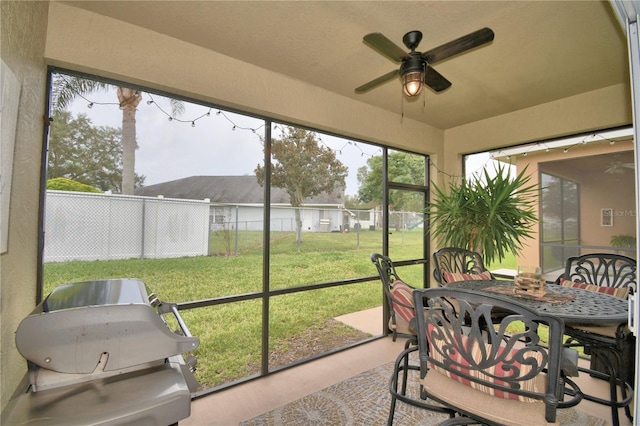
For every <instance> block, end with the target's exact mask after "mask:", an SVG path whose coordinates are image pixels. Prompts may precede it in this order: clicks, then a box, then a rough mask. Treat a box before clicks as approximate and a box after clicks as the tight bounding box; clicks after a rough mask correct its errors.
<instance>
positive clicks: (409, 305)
mask: <svg viewBox="0 0 640 426" xmlns="http://www.w3.org/2000/svg"><path fill="white" fill-rule="evenodd" d="M371 262H373V264H374V265H375V266H376V269H377V270H378V274H379V275H380V281H382V289H383V290H384V298H385V300H386V301H387V306H388V308H389V315H390V318H389V323H388V327H389V330H391V334H392V339H393V341H394V342H395V341H396V338H397V337H398V336H399V337H402V338H406V339H408V342H407V343H408V344H409V343H414V344H417V339H416V329H415V320H414V316H415V310H414V309H413V296H412V292H413V290H414V287H412V286H410V285H409V284H407V283H405V282H404V281H402V279H401V278H400V276H399V275H398V273H397V272H396V268H395V266H394V265H393V262H392V261H391V259H390V258H389V257H388V256H384V255H382V254H379V253H371Z"/></svg>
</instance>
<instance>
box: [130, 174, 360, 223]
mask: <svg viewBox="0 0 640 426" xmlns="http://www.w3.org/2000/svg"><path fill="white" fill-rule="evenodd" d="M135 194H136V195H142V196H148V197H158V196H162V197H167V198H182V199H191V200H204V199H209V201H210V203H211V210H210V225H211V229H212V230H217V229H225V228H226V229H236V228H237V229H241V230H250V231H262V230H263V221H264V211H263V206H264V202H265V197H264V196H265V191H264V188H263V187H261V186H260V185H259V184H258V181H257V179H256V177H255V176H191V177H187V178H183V179H177V180H173V181H169V182H163V183H158V184H155V185H149V186H145V187H142V188H138V189H136V191H135ZM270 198H271V211H270V212H271V223H270V229H271V230H272V231H295V229H296V228H295V220H294V218H295V210H294V209H293V207H291V204H290V202H289V195H288V194H287V192H286V191H285V190H284V189H281V188H271V192H270ZM300 210H301V211H300V217H301V219H302V230H303V231H312V232H341V231H343V230H344V229H345V228H347V229H348V227H349V220H350V217H351V215H350V214H349V212H348V211H347V210H346V209H345V208H344V191H334V192H333V193H331V194H326V193H323V194H320V195H318V196H317V197H313V198H309V199H305V200H304V204H303V206H301V207H300Z"/></svg>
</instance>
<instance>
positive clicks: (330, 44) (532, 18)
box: [68, 0, 629, 129]
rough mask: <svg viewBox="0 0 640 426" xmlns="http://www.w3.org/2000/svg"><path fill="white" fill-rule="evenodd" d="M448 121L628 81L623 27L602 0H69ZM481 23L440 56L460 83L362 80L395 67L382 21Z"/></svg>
mask: <svg viewBox="0 0 640 426" xmlns="http://www.w3.org/2000/svg"><path fill="white" fill-rule="evenodd" d="M68 4H71V5H73V6H76V7H82V8H85V9H88V10H92V11H95V12H97V13H100V14H104V15H107V16H110V17H113V18H116V19H120V20H123V21H126V22H129V23H132V24H135V25H139V26H141V27H145V28H148V29H151V30H153V31H156V32H159V33H163V34H167V35H169V36H172V37H175V38H178V39H181V40H184V41H187V42H189V43H193V44H196V45H200V46H202V47H205V48H207V49H211V50H214V51H217V52H219V53H222V54H224V55H227V56H230V57H233V58H236V59H239V60H241V61H244V62H247V63H251V64H254V65H257V66H259V67H261V68H265V69H268V70H271V71H274V72H277V73H280V74H284V75H287V76H290V77H292V78H295V79H297V80H301V81H305V82H307V83H309V84H313V85H315V86H318V87H321V88H323V89H326V90H330V91H332V92H335V93H338V94H340V95H343V96H348V97H351V98H354V99H358V100H360V101H362V102H366V103H368V104H372V105H376V106H378V107H381V108H384V109H387V110H390V111H393V112H396V113H403V114H404V115H405V116H406V117H410V118H413V119H416V120H419V121H422V122H425V123H428V124H430V125H432V126H435V127H437V128H441V129H447V128H451V127H455V126H458V125H461V124H464V123H468V122H473V121H476V120H480V119H485V118H488V117H491V116H495V115H500V114H504V113H507V112H510V111H514V110H519V109H523V108H527V107H530V106H534V105H537V104H541V103H545V102H549V101H553V100H556V99H560V98H564V97H567V96H572V95H576V94H579V93H582V92H586V91H591V90H595V89H599V88H603V87H607V86H611V85H616V84H620V83H627V84H628V80H629V77H628V64H627V59H626V58H627V50H626V44H625V40H624V35H623V33H622V29H621V28H620V26H619V25H618V23H617V21H616V20H615V17H614V14H613V11H612V9H611V6H610V5H609V3H608V2H606V1H604V2H601V1H495V2H494V1H463V2H458V1H420V2H410V1H288V2H281V1H186V0H181V1H70V2H68ZM483 27H489V28H491V29H492V30H493V31H494V33H495V40H494V41H493V42H492V43H490V44H487V45H485V46H482V47H480V48H477V49H475V50H473V51H470V52H467V53H464V54H461V55H458V56H455V57H452V58H449V59H447V60H444V61H442V62H439V63H437V64H435V65H434V68H435V69H436V70H437V71H439V72H440V73H441V74H442V75H444V76H445V77H446V78H447V79H448V80H449V81H451V82H452V83H453V85H452V87H451V88H449V89H447V90H445V91H443V92H441V93H437V94H436V93H435V92H433V91H431V90H429V89H426V90H424V91H423V94H421V95H420V96H419V97H417V98H414V99H411V100H408V99H406V98H404V100H403V95H402V90H401V85H400V81H399V80H395V79H394V80H392V81H390V82H387V83H386V84H384V85H383V86H380V87H378V88H376V89H374V90H371V91H370V92H367V93H365V94H356V93H355V92H354V89H355V88H356V87H358V86H360V85H362V84H364V83H366V82H368V81H369V80H372V79H374V78H376V77H379V76H381V75H383V74H385V73H387V72H389V71H392V70H394V69H395V67H397V65H395V64H394V63H393V62H391V61H390V60H389V59H386V58H385V57H383V56H381V55H380V54H379V53H377V52H376V51H374V50H373V49H372V48H371V47H369V46H367V45H366V44H364V43H363V42H362V37H363V36H364V35H365V34H368V33H371V32H381V33H383V34H384V35H386V36H387V37H388V38H389V39H391V40H392V41H394V42H396V43H397V44H398V45H399V46H401V47H403V48H404V46H403V44H402V36H403V35H404V34H405V33H406V32H408V31H411V30H420V31H422V33H423V36H424V37H423V40H422V42H421V43H420V46H419V47H418V49H417V50H418V51H426V50H430V49H432V48H434V47H437V46H440V45H441V44H443V43H446V42H448V41H450V40H453V39H455V38H458V37H460V36H463V35H466V34H468V33H470V32H473V31H475V30H478V29H480V28H483Z"/></svg>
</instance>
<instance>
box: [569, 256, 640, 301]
mask: <svg viewBox="0 0 640 426" xmlns="http://www.w3.org/2000/svg"><path fill="white" fill-rule="evenodd" d="M562 279H565V280H568V281H571V282H574V283H583V284H591V285H595V286H598V287H609V288H628V289H629V292H631V293H635V292H636V290H637V278H636V261H635V259H632V258H630V257H627V256H623V255H620V254H611V253H589V254H584V255H581V256H575V257H570V258H568V259H567V262H566V264H565V270H564V273H563V274H562V275H561V276H560V277H559V278H558V280H557V282H558V284H560V283H561V280H562Z"/></svg>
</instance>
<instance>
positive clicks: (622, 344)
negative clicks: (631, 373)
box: [556, 253, 637, 426]
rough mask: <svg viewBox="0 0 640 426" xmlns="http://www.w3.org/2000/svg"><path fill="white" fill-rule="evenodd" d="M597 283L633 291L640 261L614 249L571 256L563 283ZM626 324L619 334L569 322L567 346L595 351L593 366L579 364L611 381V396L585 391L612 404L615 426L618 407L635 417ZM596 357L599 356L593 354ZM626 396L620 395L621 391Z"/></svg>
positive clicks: (632, 350)
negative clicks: (629, 375)
mask: <svg viewBox="0 0 640 426" xmlns="http://www.w3.org/2000/svg"><path fill="white" fill-rule="evenodd" d="M563 278H564V279H565V280H569V281H573V282H577V283H585V284H592V285H597V286H600V287H613V288H624V287H628V288H629V291H630V292H631V293H635V291H636V288H637V278H636V261H635V260H634V259H632V258H630V257H627V256H623V255H620V254H611V253H589V254H584V255H581V256H574V257H570V258H568V259H567V262H566V264H565V271H564V273H563V274H562V275H561V276H560V277H558V279H557V280H556V283H557V284H560V281H561V279H563ZM629 333H630V332H629V330H628V328H627V325H626V324H620V325H619V326H618V327H617V328H616V331H615V337H612V336H607V335H603V334H598V333H597V328H595V327H589V328H585V327H580V326H579V325H573V324H568V325H567V326H566V331H565V334H566V335H568V336H569V339H568V340H567V341H566V342H565V345H566V346H573V347H583V348H584V352H585V354H587V355H591V357H592V362H591V365H590V367H589V368H586V367H579V371H581V372H584V373H587V374H589V375H591V376H593V377H596V378H599V379H602V380H606V381H608V382H609V399H604V398H600V397H596V396H593V395H588V394H585V395H584V399H586V400H588V401H592V402H596V403H598V404H603V405H608V406H610V407H611V419H612V423H613V425H614V426H616V425H619V424H620V419H619V415H618V409H619V408H621V407H624V409H625V414H626V416H627V417H628V418H629V419H630V420H633V416H632V415H631V409H630V407H629V406H630V403H631V401H632V399H633V387H632V385H631V383H633V381H634V380H635V378H634V377H628V374H627V373H626V369H625V368H623V366H624V365H625V364H626V363H627V362H628V360H632V361H635V360H634V356H633V354H634V353H635V348H634V345H631V344H627V342H626V340H627V339H629V337H630V334H629ZM593 357H596V358H593ZM595 360H597V361H599V363H600V364H599V365H601V366H602V369H604V370H605V371H600V370H601V369H598V370H596V369H594V365H595V362H594V361H595ZM618 388H620V395H621V397H622V399H618V391H617V389H618Z"/></svg>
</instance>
